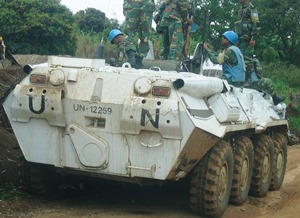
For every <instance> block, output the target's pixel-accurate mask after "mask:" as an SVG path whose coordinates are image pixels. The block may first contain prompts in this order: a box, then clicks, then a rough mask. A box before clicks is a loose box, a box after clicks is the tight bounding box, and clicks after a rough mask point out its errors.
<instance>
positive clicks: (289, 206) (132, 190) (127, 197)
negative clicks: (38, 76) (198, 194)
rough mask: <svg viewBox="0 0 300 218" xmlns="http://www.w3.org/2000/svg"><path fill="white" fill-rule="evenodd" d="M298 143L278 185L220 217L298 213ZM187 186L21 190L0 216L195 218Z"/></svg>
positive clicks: (291, 217) (2, 205)
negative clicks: (47, 193) (34, 192)
mask: <svg viewBox="0 0 300 218" xmlns="http://www.w3.org/2000/svg"><path fill="white" fill-rule="evenodd" d="M299 157H300V145H297V146H292V147H289V150H288V164H287V171H286V175H285V179H284V183H283V186H282V188H281V189H280V190H279V191H274V192H269V193H268V194H267V196H266V197H264V198H254V197H249V199H248V201H247V202H246V203H245V204H243V205H242V206H233V205H229V206H228V208H227V210H226V212H225V214H224V216H223V217H224V218H240V217H243V218H253V217H261V218H263V217H266V218H267V217H272V218H277V217H278V218H279V217H280V218H281V217H285V218H298V217H299V214H300V193H299V192H300V159H299ZM187 192H188V191H187V186H186V185H185V184H170V185H167V186H163V187H138V186H135V185H127V184H126V185H124V184H108V183H97V184H93V186H92V188H89V189H87V190H85V191H80V190H75V189H73V188H71V187H66V188H65V189H64V190H60V191H59V192H58V193H56V194H53V195H51V196H48V197H37V196H32V195H28V194H22V195H20V197H19V198H18V199H17V200H14V201H8V202H7V201H5V202H4V201H2V202H0V217H32V218H53V217H54V218H67V217H89V218H96V217H109V218H112V217H124V218H129V217H136V218H139V217H143V218H152V217H172V218H176V217H178V218H179V217H180V218H181V217H197V216H195V215H193V214H191V213H190V212H189V208H188V200H187V199H188V195H187Z"/></svg>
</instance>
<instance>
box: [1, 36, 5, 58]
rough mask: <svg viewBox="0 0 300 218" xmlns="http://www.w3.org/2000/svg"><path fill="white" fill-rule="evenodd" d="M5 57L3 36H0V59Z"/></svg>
mask: <svg viewBox="0 0 300 218" xmlns="http://www.w3.org/2000/svg"><path fill="white" fill-rule="evenodd" d="M4 59H5V44H4V40H3V37H2V36H0V61H1V62H2V61H3V60H4Z"/></svg>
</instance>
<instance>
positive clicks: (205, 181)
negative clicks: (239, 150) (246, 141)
mask: <svg viewBox="0 0 300 218" xmlns="http://www.w3.org/2000/svg"><path fill="white" fill-rule="evenodd" d="M232 175H233V153H232V148H231V146H230V144H229V143H227V142H225V141H220V142H219V143H217V144H216V145H215V146H214V147H213V148H212V149H211V150H210V151H209V152H208V153H207V154H206V155H205V157H204V158H203V159H202V160H201V161H200V163H199V164H198V165H197V166H196V167H195V168H194V170H193V172H192V180H191V187H190V199H189V201H190V208H191V210H192V212H193V213H196V214H199V215H201V216H205V217H219V216H221V215H222V214H223V213H224V211H225V210H226V207H227V205H228V202H229V197H230V190H231V184H232Z"/></svg>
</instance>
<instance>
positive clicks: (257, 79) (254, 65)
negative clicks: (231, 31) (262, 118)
mask: <svg viewBox="0 0 300 218" xmlns="http://www.w3.org/2000/svg"><path fill="white" fill-rule="evenodd" d="M240 3H241V4H242V6H241V8H240V10H239V14H238V21H236V22H235V24H234V27H235V32H236V33H237V34H238V36H239V42H238V44H237V45H238V47H239V48H240V50H241V51H242V53H243V55H244V60H245V65H246V81H247V83H248V87H251V88H255V89H260V90H264V91H266V92H267V93H268V94H270V95H271V96H272V97H273V101H274V104H275V105H277V104H278V103H279V102H282V101H284V99H285V97H284V96H277V94H276V92H275V90H274V86H273V83H272V81H271V79H269V78H262V77H261V76H262V68H261V64H260V62H259V60H258V59H257V58H256V57H255V55H254V47H255V44H256V41H255V40H256V37H257V35H258V34H259V30H260V22H259V17H258V13H257V9H256V7H255V6H254V5H253V4H252V3H251V2H250V0H240Z"/></svg>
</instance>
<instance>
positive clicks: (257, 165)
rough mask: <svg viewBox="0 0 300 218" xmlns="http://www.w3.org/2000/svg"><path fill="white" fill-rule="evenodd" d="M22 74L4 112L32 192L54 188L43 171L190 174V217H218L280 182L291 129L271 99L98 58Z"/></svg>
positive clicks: (54, 60)
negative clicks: (226, 210)
mask: <svg viewBox="0 0 300 218" xmlns="http://www.w3.org/2000/svg"><path fill="white" fill-rule="evenodd" d="M154 63H155V61H154ZM24 70H25V72H27V73H28V75H27V77H26V78H25V79H24V80H23V81H21V82H20V83H19V84H18V85H17V86H16V87H15V89H14V90H13V91H12V92H11V93H10V94H9V96H8V97H7V99H6V100H5V102H4V108H5V111H6V113H7V116H8V118H9V120H10V122H11V125H12V128H13V131H14V133H15V135H16V137H17V139H18V142H19V145H20V147H21V150H22V152H23V155H24V157H25V159H26V161H24V166H23V171H22V174H21V175H22V178H21V180H22V182H23V185H24V186H25V188H27V190H29V191H31V192H35V193H42V192H44V191H45V190H47V188H49V187H51V186H53V185H55V184H59V178H60V177H53V176H51V177H50V176H49V175H50V173H49V172H48V171H45V170H49V171H50V170H53V171H55V172H56V173H58V174H59V175H68V174H75V175H87V176H91V177H98V178H103V179H108V180H115V181H124V182H133V183H140V184H143V182H144V181H151V182H153V183H161V182H167V181H178V180H180V179H182V178H186V177H189V178H190V207H191V209H192V211H193V212H194V213H197V214H199V215H202V216H208V217H217V216H220V215H222V214H223V212H224V211H225V209H226V207H227V205H228V202H231V203H233V204H242V203H243V202H244V201H245V200H246V199H247V196H248V193H250V194H251V195H254V196H264V195H265V194H266V193H267V192H268V191H269V190H278V189H279V188H280V187H281V185H282V182H283V179H284V174H285V168H286V161H287V128H288V123H287V120H285V119H284V117H285V105H284V104H278V105H276V106H274V105H273V101H272V98H271V97H270V96H269V95H266V94H264V93H261V92H259V91H257V90H254V89H248V88H242V87H233V86H231V85H229V84H228V83H227V81H225V80H222V79H220V78H217V77H211V76H204V75H202V74H201V75H198V74H194V73H187V72H181V73H178V72H176V71H165V70H162V69H160V68H159V67H153V68H150V69H139V70H137V69H133V68H131V67H130V65H128V64H124V65H123V66H122V67H111V66H107V65H106V64H105V61H104V60H101V59H94V60H92V59H76V58H66V57H55V56H52V57H49V61H48V63H47V64H45V65H40V66H34V67H30V66H25V67H24Z"/></svg>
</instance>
